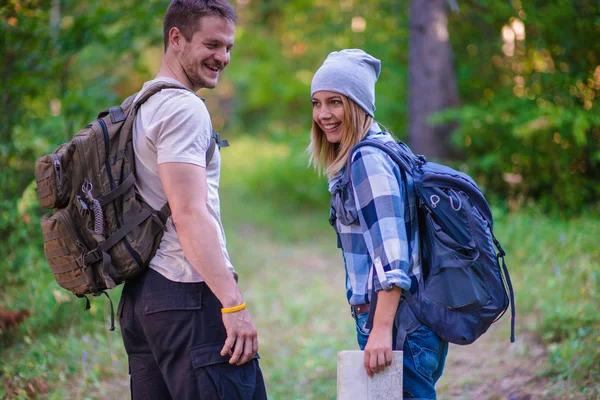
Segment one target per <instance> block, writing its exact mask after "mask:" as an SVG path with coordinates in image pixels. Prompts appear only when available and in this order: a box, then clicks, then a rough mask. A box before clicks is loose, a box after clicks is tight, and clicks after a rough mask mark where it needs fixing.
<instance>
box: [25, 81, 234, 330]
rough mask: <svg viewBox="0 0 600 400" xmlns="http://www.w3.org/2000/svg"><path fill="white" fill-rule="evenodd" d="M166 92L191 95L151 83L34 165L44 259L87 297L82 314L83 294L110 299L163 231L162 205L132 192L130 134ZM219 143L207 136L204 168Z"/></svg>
mask: <svg viewBox="0 0 600 400" xmlns="http://www.w3.org/2000/svg"><path fill="white" fill-rule="evenodd" d="M167 88H178V89H183V90H189V89H186V88H185V87H183V86H177V85H174V84H171V83H166V82H158V83H155V84H152V85H150V86H149V87H148V88H146V89H145V90H144V91H143V93H142V95H141V96H140V98H139V99H138V100H137V101H134V99H135V97H136V95H137V94H134V95H132V96H130V97H128V98H127V99H126V100H125V101H124V102H123V104H121V105H120V106H115V107H111V108H109V109H107V110H105V111H102V112H101V113H100V114H99V115H98V118H97V119H96V120H95V121H94V122H92V123H91V124H89V125H88V126H86V127H85V128H83V129H82V130H80V131H79V132H78V133H77V134H76V135H75V137H74V138H73V139H72V140H71V141H70V142H68V143H64V144H62V145H60V146H59V147H58V148H57V149H56V150H55V151H54V153H52V154H49V155H46V156H44V157H42V158H40V159H39V160H38V161H37V163H36V166H35V179H36V183H37V191H38V197H39V200H40V203H41V205H42V207H44V208H49V209H52V214H48V215H45V216H44V217H43V218H42V222H41V225H42V232H43V236H44V253H45V256H46V259H47V260H48V264H50V268H51V270H52V274H53V275H54V278H55V279H56V282H57V283H58V284H59V285H60V286H61V287H62V288H64V289H67V290H70V291H71V292H73V294H75V295H76V296H77V297H81V298H85V299H86V310H87V309H89V308H90V302H89V299H88V297H87V296H86V295H93V296H99V295H101V294H105V295H106V296H107V297H108V299H109V301H110V297H109V296H108V294H107V293H106V291H105V290H106V289H112V288H114V287H115V286H117V285H119V284H120V283H122V282H124V281H126V280H127V279H131V278H133V277H135V276H137V275H138V274H140V273H141V272H142V271H143V270H145V269H146V268H147V266H148V263H149V261H150V260H151V259H152V257H153V256H154V254H155V252H156V250H157V248H158V246H159V244H160V241H161V238H162V235H163V232H164V230H165V229H166V227H165V223H166V221H167V218H168V217H169V215H170V214H171V210H170V209H169V206H168V204H165V206H164V207H162V209H161V210H154V209H153V208H152V207H150V206H149V205H148V204H147V203H146V202H145V201H144V200H143V199H142V198H141V196H140V195H139V193H138V192H137V190H136V188H135V185H134V184H135V157H134V153H133V143H132V131H133V123H134V121H135V118H136V115H137V112H138V110H139V108H140V106H141V105H142V104H143V103H144V102H145V101H146V100H148V98H150V97H151V96H152V95H154V94H155V93H157V92H159V91H160V90H162V89H167ZM223 142H224V143H223V145H226V142H225V141H223ZM219 144H220V138H219V135H218V134H217V133H216V132H213V137H212V140H211V146H210V149H209V151H208V152H207V165H208V162H209V161H210V159H211V157H212V155H213V153H214V150H215V146H216V145H219ZM111 330H114V312H112V301H111Z"/></svg>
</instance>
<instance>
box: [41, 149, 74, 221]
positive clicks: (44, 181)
mask: <svg viewBox="0 0 600 400" xmlns="http://www.w3.org/2000/svg"><path fill="white" fill-rule="evenodd" d="M69 155H70V150H69V146H68V145H62V146H61V147H59V148H58V149H57V150H56V151H55V152H54V153H52V154H48V155H46V156H44V157H42V158H40V159H39V160H38V162H37V163H36V164H35V182H36V184H37V194H38V198H39V200H40V205H41V206H42V207H44V208H50V209H52V208H61V207H64V206H65V205H66V204H67V203H68V201H69V192H70V191H71V184H70V180H69V176H68V175H69V173H68V172H67V171H68V168H69V167H70V165H65V161H66V159H67V158H68V156H69Z"/></svg>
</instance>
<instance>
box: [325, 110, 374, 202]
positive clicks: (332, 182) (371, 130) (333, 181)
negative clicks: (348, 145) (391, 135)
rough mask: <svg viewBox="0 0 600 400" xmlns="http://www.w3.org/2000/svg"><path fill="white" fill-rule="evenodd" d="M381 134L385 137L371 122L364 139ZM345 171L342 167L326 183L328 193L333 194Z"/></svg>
mask: <svg viewBox="0 0 600 400" xmlns="http://www.w3.org/2000/svg"><path fill="white" fill-rule="evenodd" d="M381 134H384V135H385V134H386V133H385V132H383V131H382V130H381V127H380V126H379V124H378V123H377V122H373V124H372V125H371V127H370V128H369V132H367V136H365V137H372V136H375V135H381ZM345 169H346V167H345V166H344V167H342V169H341V170H340V172H338V173H337V174H336V175H335V176H334V177H333V178H331V179H330V180H329V182H327V186H328V187H329V192H330V193H333V189H334V187H335V185H336V184H337V183H338V182H339V181H340V179H341V178H342V175H343V174H344V170H345Z"/></svg>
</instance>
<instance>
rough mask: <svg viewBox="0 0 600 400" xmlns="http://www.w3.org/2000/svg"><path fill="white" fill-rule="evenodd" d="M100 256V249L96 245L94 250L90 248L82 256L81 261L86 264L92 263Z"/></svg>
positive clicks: (101, 256) (98, 259)
mask: <svg viewBox="0 0 600 400" xmlns="http://www.w3.org/2000/svg"><path fill="white" fill-rule="evenodd" d="M102 258H103V255H102V250H100V249H99V248H98V247H96V248H95V249H94V250H90V251H88V252H87V253H86V254H85V256H84V257H83V261H84V262H85V263H86V264H94V263H96V262H98V261H100V260H102Z"/></svg>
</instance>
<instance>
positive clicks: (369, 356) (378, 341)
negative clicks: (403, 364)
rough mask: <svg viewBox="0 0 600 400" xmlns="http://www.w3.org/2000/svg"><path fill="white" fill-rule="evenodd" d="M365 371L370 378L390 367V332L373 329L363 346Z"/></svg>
mask: <svg viewBox="0 0 600 400" xmlns="http://www.w3.org/2000/svg"><path fill="white" fill-rule="evenodd" d="M364 365H365V371H367V375H369V377H370V378H373V376H374V375H375V374H377V373H379V372H382V371H383V370H384V369H385V368H386V367H389V366H390V365H392V330H391V329H376V327H373V330H372V331H371V334H370V335H369V340H368V341H367V345H366V346H365V358H364Z"/></svg>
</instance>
